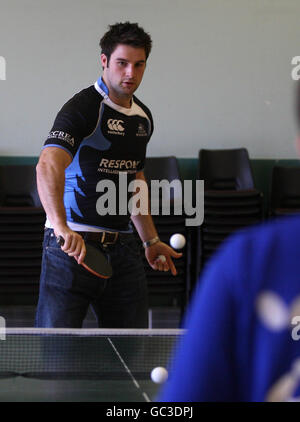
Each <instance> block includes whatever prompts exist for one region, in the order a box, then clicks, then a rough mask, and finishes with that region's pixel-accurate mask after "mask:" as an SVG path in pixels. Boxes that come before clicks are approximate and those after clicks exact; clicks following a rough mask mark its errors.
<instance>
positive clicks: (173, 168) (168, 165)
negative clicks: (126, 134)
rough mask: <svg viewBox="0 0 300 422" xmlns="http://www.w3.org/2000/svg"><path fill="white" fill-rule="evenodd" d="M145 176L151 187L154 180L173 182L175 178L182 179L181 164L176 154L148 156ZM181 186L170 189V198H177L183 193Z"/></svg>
mask: <svg viewBox="0 0 300 422" xmlns="http://www.w3.org/2000/svg"><path fill="white" fill-rule="evenodd" d="M144 173H145V178H146V180H147V182H148V185H149V189H150V186H151V181H152V180H158V181H161V180H167V181H168V182H172V181H174V180H179V181H181V177H180V171H179V165H178V161H177V158H176V157H174V156H168V157H147V158H146V163H145V169H144ZM181 192H182V189H181V187H180V188H179V187H178V188H176V187H175V189H171V190H170V199H171V200H173V199H176V198H178V197H179V196H180V195H181Z"/></svg>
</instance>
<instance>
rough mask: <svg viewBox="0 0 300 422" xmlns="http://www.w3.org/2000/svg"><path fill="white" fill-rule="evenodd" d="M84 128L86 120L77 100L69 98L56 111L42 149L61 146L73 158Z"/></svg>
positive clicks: (83, 134)
mask: <svg viewBox="0 0 300 422" xmlns="http://www.w3.org/2000/svg"><path fill="white" fill-rule="evenodd" d="M85 128H86V121H85V118H84V117H83V114H82V113H81V111H80V107H79V105H78V102H76V101H74V100H72V99H71V100H70V101H68V102H67V103H66V104H65V105H64V106H63V107H62V109H61V110H60V111H59V112H58V114H57V116H56V118H55V121H54V124H53V126H52V129H51V131H50V133H49V135H48V137H47V139H46V141H45V143H44V146H43V149H44V148H47V147H51V146H52V147H58V148H62V149H63V150H65V151H66V152H67V153H68V154H70V156H71V157H72V158H73V157H74V155H75V154H76V151H77V149H78V147H79V145H80V143H81V141H82V139H83V138H84V136H85Z"/></svg>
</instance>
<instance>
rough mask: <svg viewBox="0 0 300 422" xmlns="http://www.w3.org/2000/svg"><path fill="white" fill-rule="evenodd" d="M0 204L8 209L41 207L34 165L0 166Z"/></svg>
mask: <svg viewBox="0 0 300 422" xmlns="http://www.w3.org/2000/svg"><path fill="white" fill-rule="evenodd" d="M0 204H1V206H9V207H18V206H20V207H24V206H31V207H41V206H42V205H41V201H40V198H39V195H38V191H37V184H36V170H35V165H20V166H18V165H2V166H0Z"/></svg>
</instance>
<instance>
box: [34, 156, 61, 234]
mask: <svg viewBox="0 0 300 422" xmlns="http://www.w3.org/2000/svg"><path fill="white" fill-rule="evenodd" d="M36 172H37V187H38V192H39V196H40V199H41V202H42V205H43V207H44V209H45V211H46V214H47V216H48V218H49V220H50V221H51V224H53V226H61V225H66V211H65V207H64V203H63V196H64V183H65V173H64V170H63V169H60V168H57V167H55V166H52V165H51V164H46V163H39V164H38V165H37V168H36Z"/></svg>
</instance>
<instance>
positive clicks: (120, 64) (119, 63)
mask: <svg viewBox="0 0 300 422" xmlns="http://www.w3.org/2000/svg"><path fill="white" fill-rule="evenodd" d="M118 65H119V66H125V65H126V62H118Z"/></svg>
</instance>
